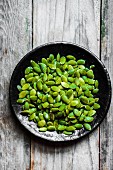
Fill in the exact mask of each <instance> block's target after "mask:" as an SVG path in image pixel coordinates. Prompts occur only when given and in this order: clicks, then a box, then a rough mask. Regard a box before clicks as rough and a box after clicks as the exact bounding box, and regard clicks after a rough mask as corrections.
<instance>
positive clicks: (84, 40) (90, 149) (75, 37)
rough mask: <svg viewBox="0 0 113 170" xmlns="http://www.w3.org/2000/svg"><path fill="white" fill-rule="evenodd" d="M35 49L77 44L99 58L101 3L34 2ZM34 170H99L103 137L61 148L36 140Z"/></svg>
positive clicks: (79, 0) (80, 0)
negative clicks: (61, 42) (48, 43)
mask: <svg viewBox="0 0 113 170" xmlns="http://www.w3.org/2000/svg"><path fill="white" fill-rule="evenodd" d="M33 6H34V11H33V14H34V15H33V28H34V29H33V47H36V46H38V45H40V44H43V43H46V42H52V41H62V40H63V41H68V42H74V43H77V44H80V45H83V46H84V47H87V48H88V49H90V50H91V51H93V52H94V53H95V54H96V55H98V56H99V43H100V30H99V26H100V17H99V16H100V1H98V0H95V1H90V0H87V1H85V0H62V1H59V0H38V1H37V0H34V4H33ZM31 146H32V147H31V148H32V156H31V160H33V161H32V163H33V164H32V169H33V170H37V169H39V170H44V169H46V170H57V169H59V170H72V169H73V170H78V169H80V170H91V169H93V170H97V169H98V168H99V133H98V129H97V130H95V131H94V132H93V133H92V134H91V135H89V136H88V137H86V138H84V139H82V140H80V141H78V142H74V143H72V144H69V143H68V144H67V146H65V145H63V144H61V145H59V146H56V145H53V144H52V143H50V145H48V144H47V143H46V141H45V142H39V141H37V140H34V139H32V143H31Z"/></svg>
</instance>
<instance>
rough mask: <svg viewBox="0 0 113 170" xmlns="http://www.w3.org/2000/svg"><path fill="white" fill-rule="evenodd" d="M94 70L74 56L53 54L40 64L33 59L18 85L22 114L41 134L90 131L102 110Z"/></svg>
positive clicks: (67, 133) (43, 59)
mask: <svg viewBox="0 0 113 170" xmlns="http://www.w3.org/2000/svg"><path fill="white" fill-rule="evenodd" d="M94 67H95V66H94V65H91V66H90V67H89V68H87V67H86V66H85V60H83V59H79V60H76V58H75V57H74V56H72V55H67V56H61V55H60V54H57V56H54V55H53V54H50V55H49V57H48V58H47V59H46V58H42V60H41V61H39V62H38V63H36V62H35V61H33V60H31V61H30V66H29V67H27V68H26V69H25V77H23V78H21V80H20V85H17V88H18V90H19V99H18V100H17V103H19V104H22V105H23V106H22V111H21V114H22V115H27V116H28V120H29V121H34V122H35V123H36V124H37V128H38V129H39V131H40V132H46V131H57V133H64V134H65V135H71V134H72V133H73V132H74V131H75V130H78V129H82V128H85V129H86V130H89V131H90V130H91V128H92V127H91V122H93V120H94V115H96V110H97V109H99V108H100V105H99V104H98V101H99V98H97V97H96V94H97V93H98V91H99V88H98V86H99V82H98V80H95V76H94V72H93V69H94Z"/></svg>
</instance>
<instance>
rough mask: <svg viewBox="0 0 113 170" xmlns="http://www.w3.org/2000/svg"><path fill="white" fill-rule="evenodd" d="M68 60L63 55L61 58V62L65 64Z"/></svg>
mask: <svg viewBox="0 0 113 170" xmlns="http://www.w3.org/2000/svg"><path fill="white" fill-rule="evenodd" d="M65 62H66V58H65V57H64V56H63V57H61V58H60V64H64V63H65Z"/></svg>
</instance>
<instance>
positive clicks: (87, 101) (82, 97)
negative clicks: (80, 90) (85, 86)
mask: <svg viewBox="0 0 113 170" xmlns="http://www.w3.org/2000/svg"><path fill="white" fill-rule="evenodd" d="M80 101H81V102H82V103H83V104H88V103H89V100H88V98H87V97H85V96H81V98H80Z"/></svg>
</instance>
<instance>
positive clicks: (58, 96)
mask: <svg viewBox="0 0 113 170" xmlns="http://www.w3.org/2000/svg"><path fill="white" fill-rule="evenodd" d="M55 100H56V102H60V100H61V96H60V95H59V94H58V95H57V97H56V99H55Z"/></svg>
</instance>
